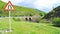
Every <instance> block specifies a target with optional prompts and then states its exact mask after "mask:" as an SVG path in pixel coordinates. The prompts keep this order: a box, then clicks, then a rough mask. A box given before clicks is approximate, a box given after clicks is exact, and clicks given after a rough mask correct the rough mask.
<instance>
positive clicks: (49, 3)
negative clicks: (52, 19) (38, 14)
mask: <svg viewBox="0 0 60 34" xmlns="http://www.w3.org/2000/svg"><path fill="white" fill-rule="evenodd" d="M58 2H59V3H60V0H36V1H35V2H34V3H33V4H34V6H35V8H37V9H41V10H44V11H50V10H52V9H53V7H54V6H55V7H56V6H58V5H59V4H58ZM56 4H57V5H56Z"/></svg>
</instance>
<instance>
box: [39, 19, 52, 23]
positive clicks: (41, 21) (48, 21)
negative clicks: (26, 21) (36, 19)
mask: <svg viewBox="0 0 60 34" xmlns="http://www.w3.org/2000/svg"><path fill="white" fill-rule="evenodd" d="M40 23H51V21H50V20H47V19H41V20H40Z"/></svg>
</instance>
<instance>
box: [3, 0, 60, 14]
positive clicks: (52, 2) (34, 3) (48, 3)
mask: <svg viewBox="0 0 60 34" xmlns="http://www.w3.org/2000/svg"><path fill="white" fill-rule="evenodd" d="M2 1H4V2H8V1H9V0H2ZM10 1H11V2H12V3H13V4H14V5H18V6H25V7H30V8H36V9H39V10H42V11H44V12H46V13H48V12H49V11H51V10H52V9H53V8H56V7H57V6H59V5H60V0H10Z"/></svg>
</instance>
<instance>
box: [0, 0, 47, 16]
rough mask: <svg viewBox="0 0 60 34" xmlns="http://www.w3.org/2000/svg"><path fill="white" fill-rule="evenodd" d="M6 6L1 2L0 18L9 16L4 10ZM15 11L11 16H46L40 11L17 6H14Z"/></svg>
mask: <svg viewBox="0 0 60 34" xmlns="http://www.w3.org/2000/svg"><path fill="white" fill-rule="evenodd" d="M5 6H6V3H5V2H2V1H0V17H1V16H4V17H5V16H8V11H4V10H3V8H4V7H5ZM14 8H15V10H14V11H11V16H33V15H35V14H39V15H40V16H44V15H45V14H46V13H45V12H43V11H40V10H38V9H33V8H28V7H23V6H16V5H14Z"/></svg>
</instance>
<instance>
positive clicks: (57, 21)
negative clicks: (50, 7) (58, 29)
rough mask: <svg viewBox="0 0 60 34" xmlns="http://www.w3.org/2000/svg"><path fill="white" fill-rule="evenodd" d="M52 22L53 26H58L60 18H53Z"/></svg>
mask: <svg viewBox="0 0 60 34" xmlns="http://www.w3.org/2000/svg"><path fill="white" fill-rule="evenodd" d="M52 22H53V24H54V25H55V26H60V18H54V19H53V20H52Z"/></svg>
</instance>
